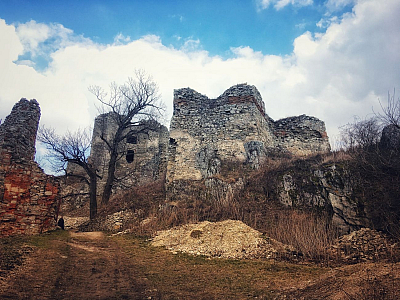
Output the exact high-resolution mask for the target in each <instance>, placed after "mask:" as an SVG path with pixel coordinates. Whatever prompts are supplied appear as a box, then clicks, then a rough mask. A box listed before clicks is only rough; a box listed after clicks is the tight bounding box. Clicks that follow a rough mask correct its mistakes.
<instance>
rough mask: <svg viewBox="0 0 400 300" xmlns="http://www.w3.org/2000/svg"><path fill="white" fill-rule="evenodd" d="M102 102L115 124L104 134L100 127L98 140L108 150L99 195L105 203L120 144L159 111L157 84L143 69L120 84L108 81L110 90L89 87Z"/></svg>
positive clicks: (143, 128) (155, 117) (112, 178)
mask: <svg viewBox="0 0 400 300" xmlns="http://www.w3.org/2000/svg"><path fill="white" fill-rule="evenodd" d="M89 91H90V92H91V93H92V94H94V95H95V96H96V98H97V100H98V101H99V102H100V103H101V107H100V109H99V110H100V112H101V113H111V117H112V118H113V121H114V123H115V124H116V125H117V128H116V130H115V132H112V133H111V135H110V134H108V135H107V134H106V133H105V128H104V130H102V132H101V135H100V139H101V140H102V141H103V142H104V143H105V145H106V148H107V150H108V151H109V155H110V156H109V160H108V164H107V165H108V167H107V175H106V183H105V186H104V191H103V195H102V203H103V204H106V203H108V200H109V199H110V196H111V191H112V188H113V185H114V182H115V180H116V176H115V171H116V164H117V161H118V159H119V158H120V157H121V151H122V149H121V148H122V147H121V143H122V141H123V140H124V139H125V138H126V137H127V135H128V134H129V132H130V131H132V130H135V129H137V130H140V131H144V130H148V129H153V128H151V127H152V126H153V125H154V123H155V122H143V121H144V120H155V119H157V118H158V117H159V116H160V115H161V114H160V113H161V111H162V108H161V104H160V95H159V92H158V86H157V84H156V83H155V82H154V81H153V79H152V77H151V76H149V75H146V73H145V72H144V71H143V70H136V71H135V77H134V78H129V79H128V81H127V82H126V83H125V84H123V85H117V84H116V83H112V84H111V92H110V95H109V96H108V95H107V93H106V92H105V91H104V90H103V89H102V88H101V87H99V86H91V87H89Z"/></svg>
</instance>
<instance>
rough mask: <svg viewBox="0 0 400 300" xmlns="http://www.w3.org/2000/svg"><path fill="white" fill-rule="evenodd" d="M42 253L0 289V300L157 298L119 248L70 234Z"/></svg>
mask: <svg viewBox="0 0 400 300" xmlns="http://www.w3.org/2000/svg"><path fill="white" fill-rule="evenodd" d="M52 243H53V245H51V247H45V248H40V249H38V251H36V252H35V253H34V254H33V255H31V256H30V257H29V258H28V259H27V261H26V262H25V263H24V265H23V266H22V267H21V268H18V270H16V271H15V272H14V273H13V274H11V276H10V277H9V278H8V279H7V280H6V281H5V282H3V283H2V284H1V285H0V299H156V297H154V295H153V296H152V295H151V294H152V292H151V289H150V288H149V287H148V286H147V284H146V280H145V279H144V278H140V276H139V274H137V273H135V270H136V268H135V266H133V265H131V262H130V260H129V259H125V254H124V253H123V251H121V249H120V248H119V246H118V244H117V243H115V242H113V241H112V240H111V239H108V238H107V237H105V236H104V235H103V234H102V233H99V232H88V233H74V232H70V234H69V237H68V238H67V239H66V240H65V241H62V240H53V241H52Z"/></svg>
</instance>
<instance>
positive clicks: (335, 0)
mask: <svg viewBox="0 0 400 300" xmlns="http://www.w3.org/2000/svg"><path fill="white" fill-rule="evenodd" d="M356 2H357V0H328V1H327V2H326V4H325V6H326V7H327V9H328V11H329V12H337V11H340V10H342V9H343V8H345V7H346V6H350V5H354V4H355V3H356Z"/></svg>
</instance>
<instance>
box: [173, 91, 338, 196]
mask: <svg viewBox="0 0 400 300" xmlns="http://www.w3.org/2000/svg"><path fill="white" fill-rule="evenodd" d="M327 151H330V145H329V141H328V137H327V134H326V129H325V124H324V122H323V121H320V120H319V119H317V118H314V117H309V116H306V115H301V116H298V117H291V118H286V119H282V120H278V121H274V120H272V119H271V118H270V117H269V116H268V115H267V114H266V113H265V106H264V102H263V101H262V98H261V95H260V93H259V91H258V90H257V88H256V87H255V86H252V85H247V84H238V85H235V86H232V87H231V88H229V89H228V90H226V91H225V92H224V93H223V94H222V95H221V96H219V97H218V98H217V99H209V98H208V97H206V96H204V95H202V94H200V93H198V92H196V91H194V90H192V89H190V88H183V89H179V90H175V91H174V113H173V117H172V120H171V126H170V145H169V158H168V168H167V177H166V181H167V192H168V191H170V192H171V193H176V192H177V191H178V190H179V189H178V190H177V189H176V188H175V187H177V186H179V181H193V180H195V181H200V180H206V179H207V178H212V177H213V176H216V175H217V174H219V172H220V170H221V168H223V164H230V163H232V162H240V163H243V164H246V165H248V166H250V167H251V168H259V167H260V165H261V164H262V163H263V161H264V160H265V158H266V157H267V156H268V155H272V154H276V153H286V154H291V155H295V156H306V155H310V154H316V153H322V152H327Z"/></svg>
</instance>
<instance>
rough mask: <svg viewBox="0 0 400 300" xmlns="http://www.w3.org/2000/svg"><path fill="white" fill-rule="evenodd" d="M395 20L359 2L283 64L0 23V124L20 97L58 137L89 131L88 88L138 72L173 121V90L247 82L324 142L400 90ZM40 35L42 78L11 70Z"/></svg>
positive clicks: (244, 50) (91, 103) (279, 113)
mask: <svg viewBox="0 0 400 300" xmlns="http://www.w3.org/2000/svg"><path fill="white" fill-rule="evenodd" d="M399 13H400V2H399V1H398V0H386V1H385V3H382V2H381V1H380V0H363V1H360V2H359V3H358V4H356V5H355V7H354V9H353V12H352V13H351V14H346V15H344V16H343V17H341V18H340V20H338V21H335V22H333V23H331V24H329V25H328V28H327V30H326V32H325V33H320V34H318V35H316V34H313V33H311V32H306V33H304V34H302V35H300V36H299V37H297V38H296V39H295V41H294V50H293V53H292V54H291V55H289V56H284V57H282V56H276V55H264V54H262V53H261V52H257V51H254V50H253V49H252V48H250V47H248V46H242V47H237V48H232V49H231V51H232V54H233V57H232V58H230V59H222V58H221V57H218V56H211V55H210V54H209V53H208V52H207V51H205V50H202V49H201V44H200V41H198V40H194V41H190V42H188V46H190V45H191V46H194V47H186V48H184V49H177V48H174V47H172V46H165V45H163V43H162V41H161V40H160V38H159V37H157V36H154V35H149V36H145V37H142V38H141V39H138V40H133V41H126V42H124V43H120V44H119V43H114V44H111V45H101V44H96V43H94V42H92V41H90V40H87V39H83V38H81V37H76V36H74V35H73V34H72V33H68V32H67V33H65V31H63V30H60V31H59V33H60V35H62V34H64V36H63V37H54V33H51V28H52V26H53V25H51V24H50V25H47V26H48V27H49V28H48V30H49V31H47V29H45V28H44V27H43V26H42V25H41V26H37V24H34V26H31V28H37V30H38V31H39V32H36V31H33V32H31V33H29V34H28V33H27V32H29V31H27V30H24V31H22V32H23V33H21V30H18V28H19V26H21V25H19V26H18V27H17V29H16V28H15V27H14V26H12V25H7V24H6V23H5V22H4V21H3V20H0V36H1V37H2V40H3V41H6V42H3V43H1V44H0V67H1V70H2V72H0V107H1V111H0V118H4V117H5V116H6V115H7V114H9V112H10V110H11V108H12V106H13V105H14V103H15V102H16V101H18V100H19V99H20V98H21V97H26V98H36V99H37V100H38V101H39V103H40V106H41V108H42V118H41V123H42V124H46V125H48V126H53V127H55V128H57V131H58V132H60V133H62V132H64V131H65V130H66V129H67V128H68V129H70V130H72V131H74V130H76V129H77V128H79V127H81V128H82V127H86V126H91V125H92V123H93V119H94V117H95V116H96V114H97V111H96V108H95V103H96V101H95V98H94V96H93V95H92V94H90V93H89V92H88V90H87V88H88V86H89V85H93V84H95V85H100V86H102V87H104V88H105V89H106V90H107V89H108V86H109V84H110V82H112V81H116V82H117V83H123V82H124V81H125V80H126V79H127V78H128V77H129V76H132V75H133V70H134V69H135V68H143V69H145V70H146V71H147V72H148V73H149V74H151V75H152V76H153V77H154V79H155V80H156V81H157V82H158V83H159V86H160V92H161V94H162V98H163V100H164V102H165V103H166V104H167V107H168V112H169V115H171V113H172V98H173V90H174V89H177V88H181V87H188V86H189V87H191V88H193V89H195V90H197V91H198V92H200V93H203V94H206V95H208V96H209V97H218V96H219V95H220V94H221V93H222V92H223V91H224V90H226V89H227V88H229V87H230V86H232V85H234V84H237V83H241V82H247V83H249V84H254V85H255V86H256V87H257V88H258V89H259V90H260V92H261V95H262V97H263V99H264V102H265V104H266V109H267V112H268V114H269V115H270V116H271V117H272V118H274V119H278V118H282V117H287V116H291V115H299V114H303V113H305V114H309V115H313V116H316V117H318V118H320V119H322V120H324V121H325V122H326V125H327V128H328V135H330V136H334V135H335V134H337V132H338V129H337V128H338V126H340V125H343V124H346V123H347V122H349V121H352V118H353V115H359V116H361V117H363V116H365V115H367V114H370V113H371V109H372V107H373V106H374V107H375V108H378V105H379V103H378V98H380V99H382V100H385V99H386V95H387V91H388V90H392V89H393V87H398V84H399V83H400V72H399V70H398V66H399V65H400V18H398V15H399ZM32 24H33V23H32ZM32 24H31V25H32ZM60 26H61V25H60ZM21 28H23V27H21ZM58 28H63V27H58ZM66 31H68V30H66ZM46 32H50V33H49V34H48V36H53V38H51V41H52V42H54V43H56V44H57V47H58V48H57V49H56V50H53V51H52V52H51V60H50V63H49V66H48V68H47V69H45V70H44V71H41V72H38V71H36V70H35V69H34V68H33V67H32V66H33V65H32V64H30V63H29V61H22V60H21V61H19V63H18V64H17V63H13V61H15V60H17V59H18V56H19V55H21V54H23V53H24V52H26V51H36V49H41V47H42V44H43V43H49V40H45V41H44V42H43V36H45V33H46ZM19 34H21V35H22V36H20V37H19ZM27 36H28V37H29V38H27ZM123 38H125V37H123Z"/></svg>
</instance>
